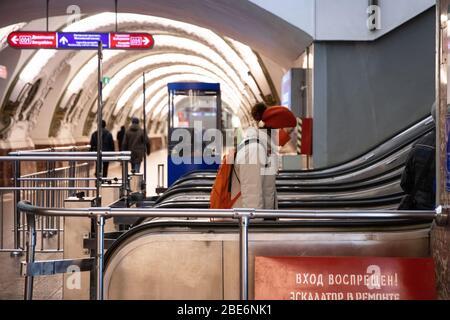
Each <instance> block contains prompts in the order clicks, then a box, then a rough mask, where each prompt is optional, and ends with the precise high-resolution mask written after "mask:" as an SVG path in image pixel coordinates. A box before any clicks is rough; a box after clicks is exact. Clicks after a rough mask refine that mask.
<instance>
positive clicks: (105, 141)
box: [90, 128, 116, 151]
mask: <svg viewBox="0 0 450 320" xmlns="http://www.w3.org/2000/svg"><path fill="white" fill-rule="evenodd" d="M90 145H91V151H97V131H95V132H94V133H93V134H92V136H91V142H90ZM102 151H116V148H115V147H114V140H113V136H112V134H111V132H109V131H108V130H107V129H106V128H103V130H102Z"/></svg>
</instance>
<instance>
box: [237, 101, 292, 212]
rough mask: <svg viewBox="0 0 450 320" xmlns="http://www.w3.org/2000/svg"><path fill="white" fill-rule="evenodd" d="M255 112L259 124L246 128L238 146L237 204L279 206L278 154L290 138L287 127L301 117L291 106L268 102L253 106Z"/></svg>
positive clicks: (270, 207) (261, 206) (265, 207)
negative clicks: (289, 107)
mask: <svg viewBox="0 0 450 320" xmlns="http://www.w3.org/2000/svg"><path fill="white" fill-rule="evenodd" d="M252 116H253V119H254V120H255V122H256V123H257V127H250V128H249V129H247V130H246V132H245V135H244V138H243V141H242V142H241V143H240V144H239V146H238V147H237V150H236V158H235V165H234V170H233V175H232V180H231V198H232V199H234V200H235V203H234V205H233V208H250V209H278V199H277V190H276V175H277V173H278V162H277V157H276V156H274V155H276V153H277V151H278V150H276V149H277V148H278V147H280V146H284V145H285V144H286V143H287V142H288V141H289V139H290V137H289V134H288V133H287V132H286V131H285V130H284V129H285V128H293V127H295V126H296V125H297V120H296V118H295V116H294V114H293V113H292V112H291V111H290V110H289V109H288V108H286V107H282V106H276V107H267V106H266V105H265V104H264V103H258V104H256V105H255V106H254V107H253V108H252ZM274 133H275V134H274ZM273 135H275V136H273Z"/></svg>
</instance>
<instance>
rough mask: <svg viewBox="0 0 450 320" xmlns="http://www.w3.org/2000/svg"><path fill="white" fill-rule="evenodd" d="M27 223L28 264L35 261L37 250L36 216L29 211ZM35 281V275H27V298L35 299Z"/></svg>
mask: <svg viewBox="0 0 450 320" xmlns="http://www.w3.org/2000/svg"><path fill="white" fill-rule="evenodd" d="M26 217H27V225H28V229H27V232H28V237H27V265H31V264H32V263H34V258H35V250H36V217H35V215H34V214H31V213H27V214H26ZM33 282H34V277H33V276H30V275H28V272H27V273H26V276H25V293H24V299H25V300H33Z"/></svg>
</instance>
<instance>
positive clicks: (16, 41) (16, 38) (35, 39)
mask: <svg viewBox="0 0 450 320" xmlns="http://www.w3.org/2000/svg"><path fill="white" fill-rule="evenodd" d="M56 38H57V36H56V32H11V33H10V34H9V35H8V44H9V45H10V46H11V47H13V48H22V49H54V48H56V44H57V40H56Z"/></svg>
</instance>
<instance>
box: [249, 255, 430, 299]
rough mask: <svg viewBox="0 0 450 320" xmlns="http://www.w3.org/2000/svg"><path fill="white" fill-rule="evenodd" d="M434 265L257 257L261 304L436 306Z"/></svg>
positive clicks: (257, 293) (257, 291) (361, 259)
mask: <svg viewBox="0 0 450 320" xmlns="http://www.w3.org/2000/svg"><path fill="white" fill-rule="evenodd" d="M436 298H437V295H436V287H435V269H434V261H433V259H422V258H369V257H367V258H366V257H330V258H328V257H323V258H322V257H256V258H255V299H257V300H434V299H436Z"/></svg>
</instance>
